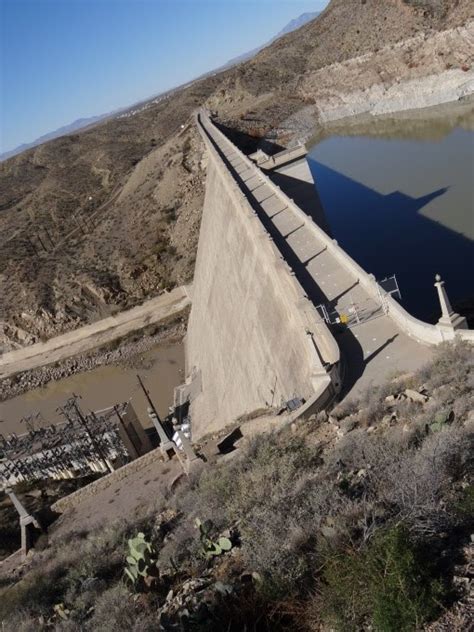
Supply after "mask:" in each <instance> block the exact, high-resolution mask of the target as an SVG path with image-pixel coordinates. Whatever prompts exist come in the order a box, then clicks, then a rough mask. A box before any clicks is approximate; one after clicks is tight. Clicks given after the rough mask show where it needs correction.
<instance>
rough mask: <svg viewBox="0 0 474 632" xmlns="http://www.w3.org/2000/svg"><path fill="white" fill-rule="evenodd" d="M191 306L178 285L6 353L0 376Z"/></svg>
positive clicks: (83, 348)
mask: <svg viewBox="0 0 474 632" xmlns="http://www.w3.org/2000/svg"><path fill="white" fill-rule="evenodd" d="M190 305H191V300H190V298H189V296H188V292H187V290H186V288H185V287H183V286H182V287H178V288H175V289H174V290H172V291H171V292H167V293H166V294H162V295H161V296H158V297H157V298H152V299H150V300H149V301H146V303H143V305H139V306H138V307H134V308H133V309H130V310H127V311H125V312H121V313H120V314H117V315H116V316H109V317H108V318H104V319H103V320H99V321H98V322H96V323H92V324H91V325H85V326H84V327H81V328H80V329H76V330H75V331H71V332H68V333H66V334H62V335H61V336H56V337H55V338H51V339H50V340H48V341H46V342H39V343H37V344H34V345H30V346H28V347H24V348H23V349H16V350H15V351H10V352H8V353H4V354H3V355H2V356H1V357H0V379H4V378H6V377H9V376H11V375H14V374H15V373H20V372H22V371H28V370H31V369H36V368H38V367H40V366H45V365H46V364H51V363H53V362H58V361H59V360H64V359H66V358H69V357H71V356H74V355H77V354H79V353H84V352H86V351H90V350H91V349H95V348H96V347H100V346H102V345H104V344H106V343H108V342H111V341H112V340H115V339H116V338H121V337H122V336H125V335H126V334H128V333H130V332H132V331H135V330H137V329H143V327H147V326H148V325H154V324H159V323H160V322H161V321H164V320H166V319H168V318H170V317H172V316H177V315H178V314H180V313H181V312H183V311H184V310H185V309H186V308H187V307H189V306H190Z"/></svg>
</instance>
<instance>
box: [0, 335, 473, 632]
mask: <svg viewBox="0 0 474 632" xmlns="http://www.w3.org/2000/svg"><path fill="white" fill-rule="evenodd" d="M472 364H473V354H472V350H471V349H469V348H468V347H467V346H465V345H461V344H457V345H443V347H442V348H441V349H440V351H439V353H438V355H437V357H436V359H435V360H434V362H433V363H432V364H431V365H429V366H427V367H426V368H424V369H423V370H422V371H420V372H419V373H417V374H415V375H405V376H396V377H394V378H393V379H392V380H390V381H389V382H387V384H385V385H384V386H382V387H379V388H377V389H372V390H371V391H370V392H368V393H367V394H365V395H364V396H363V397H361V398H360V400H358V401H355V402H352V403H351V405H347V404H344V405H340V406H339V407H336V409H335V410H334V411H333V412H332V413H331V415H330V416H329V417H328V416H327V415H326V414H325V413H323V414H320V415H318V416H317V417H316V418H313V419H312V420H309V421H305V422H300V423H299V424H298V425H297V426H296V427H293V428H289V429H284V430H282V431H280V432H275V433H267V434H262V435H259V436H257V437H255V438H254V439H252V440H249V441H248V442H247V444H246V445H245V446H244V447H242V448H240V449H238V450H237V451H236V453H235V455H234V456H232V457H229V458H227V459H226V460H225V462H223V463H222V464H220V465H219V464H217V465H212V466H208V467H204V469H203V470H202V471H201V472H200V473H195V474H193V475H192V476H190V477H189V479H188V480H186V481H185V482H184V483H182V484H181V485H179V486H178V487H177V488H176V489H175V490H174V491H170V492H169V493H167V494H166V495H165V496H163V497H160V498H157V500H156V504H155V506H153V507H148V508H146V510H144V511H143V512H142V515H140V516H138V517H135V518H134V519H133V520H130V521H126V520H123V521H120V522H118V523H115V524H106V525H103V526H102V527H101V528H96V529H94V530H93V531H90V532H81V533H71V534H69V535H68V536H67V537H63V538H62V539H58V540H55V539H54V538H52V543H50V544H49V545H47V546H45V548H44V549H43V550H42V551H37V552H36V553H35V554H34V556H33V557H32V559H31V561H30V562H29V563H28V565H27V567H26V569H25V571H24V574H23V576H21V577H19V578H16V581H15V582H14V583H12V584H11V585H6V586H5V587H4V588H3V589H0V590H1V592H0V620H2V621H3V626H4V627H3V629H4V630H16V631H17V632H26V631H30V630H31V631H32V630H35V631H37V630H50V629H52V630H84V631H92V630H94V631H95V630H101V631H106V630H113V631H114V632H120V631H122V630H123V631H124V632H125V631H126V630H127V631H129V630H134V631H136V632H138V631H140V632H141V631H144V630H150V631H151V630H157V629H163V630H190V631H194V630H199V631H201V630H202V631H203V630H209V631H211V630H215V631H216V632H217V631H221V630H229V631H234V630H235V631H236V632H237V631H239V632H240V631H241V630H244V629H247V630H265V631H270V630H272V631H274V630H275V631H278V630H298V631H299V630H301V631H307V632H312V631H316V630H341V631H343V632H346V631H351V630H354V631H356V630H375V631H379V632H400V631H407V632H408V631H411V630H421V629H430V630H444V629H449V630H452V631H454V630H458V631H459V632H460V631H461V630H466V629H468V622H469V621H470V617H472V612H469V603H468V601H467V597H466V591H467V589H468V587H469V582H470V581H472V577H471V576H470V575H469V568H468V567H469V561H470V560H471V564H472V553H473V552H472V542H471V538H470V536H471V533H472V531H473V527H474V520H473V518H474V511H473V510H474V501H473V499H474V486H473V482H474V481H473V454H474V451H473V447H474V432H473V429H474V421H473V418H472V410H473V406H472V404H473V395H472V384H471V382H472ZM407 389H409V390H408V391H407ZM405 392H408V393H411V392H417V393H423V394H425V395H424V397H425V400H426V401H425V402H422V401H413V400H410V399H409V398H408V397H405V396H403V394H404V393H405ZM420 399H421V398H420ZM394 402H396V403H394ZM140 533H141V534H143V535H139V534H140ZM216 543H217V544H218V543H224V544H225V546H222V547H220V546H217V547H216ZM217 549H219V550H217ZM211 550H212V554H210V553H209V552H210V551H211ZM130 551H134V553H133V554H132V556H130ZM127 556H129V557H128V558H127ZM141 557H143V558H144V559H145V562H143V563H142V566H140V558H141ZM130 565H132V566H133V565H137V568H138V571H140V569H142V571H143V572H142V575H141V576H140V577H139V578H138V581H135V579H134V581H133V582H132V581H130V579H129V577H128V576H127V574H126V573H125V569H126V568H130ZM138 571H137V572H138ZM133 575H135V573H133ZM436 620H440V621H439V624H436V623H432V624H430V622H433V621H436ZM158 623H159V624H160V625H161V626H162V627H161V628H160V627H158ZM429 625H431V627H427V626H429ZM437 625H438V626H441V627H436V626H437ZM433 626H434V627H433ZM443 626H444V627H443Z"/></svg>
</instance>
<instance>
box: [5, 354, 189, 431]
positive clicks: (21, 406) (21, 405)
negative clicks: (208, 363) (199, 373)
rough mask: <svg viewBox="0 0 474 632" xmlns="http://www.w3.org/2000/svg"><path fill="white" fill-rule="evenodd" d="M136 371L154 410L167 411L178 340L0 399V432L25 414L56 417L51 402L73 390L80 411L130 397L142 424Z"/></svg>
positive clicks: (19, 426) (179, 362)
mask: <svg viewBox="0 0 474 632" xmlns="http://www.w3.org/2000/svg"><path fill="white" fill-rule="evenodd" d="M137 374H139V375H140V376H141V377H142V379H143V381H144V383H145V385H146V387H147V388H148V390H149V392H150V395H151V397H152V399H153V402H154V404H155V406H156V408H157V410H158V412H159V414H160V415H161V416H165V415H167V414H168V408H169V406H171V405H172V403H173V389H174V387H175V386H178V384H181V383H182V381H183V380H184V347H183V344H182V343H176V344H171V345H159V346H157V347H155V348H153V349H150V350H149V351H147V352H145V353H142V354H139V355H137V356H135V357H134V358H133V359H132V360H129V361H128V362H127V364H126V365H125V364H124V365H123V366H121V365H107V366H100V367H97V368H95V369H93V370H91V371H87V372H83V373H77V374H75V375H71V376H70V377H67V378H64V379H62V380H59V381H57V382H54V381H52V382H49V383H48V384H46V385H45V386H43V387H41V388H36V389H33V390H31V391H28V392H26V393H23V394H22V395H19V396H17V397H14V398H12V399H9V400H7V401H4V402H1V403H0V433H1V434H3V435H4V436H7V435H8V434H10V433H12V432H16V433H17V434H20V433H22V432H26V431H27V428H26V426H25V423H22V422H21V421H20V420H21V419H22V417H25V416H27V415H30V414H36V413H41V415H42V417H43V419H44V422H45V424H46V425H49V424H52V423H57V422H58V421H61V420H62V419H63V418H62V417H61V415H60V414H59V412H58V411H57V408H58V407H59V406H62V405H63V404H64V402H65V401H66V399H67V398H68V397H70V396H71V395H72V394H73V393H75V394H76V395H80V396H81V397H82V399H81V402H80V403H81V406H82V408H83V410H84V411H86V412H88V411H89V410H100V409H103V408H107V407H108V406H112V405H113V404H117V403H119V402H125V401H128V400H130V401H131V402H132V404H133V407H134V408H135V410H136V412H137V415H138V417H139V418H140V420H141V421H142V423H143V425H144V426H145V427H148V426H150V425H151V423H150V422H149V420H148V416H147V413H146V408H147V402H146V400H145V397H144V395H143V392H142V391H141V389H140V386H139V384H138V380H137Z"/></svg>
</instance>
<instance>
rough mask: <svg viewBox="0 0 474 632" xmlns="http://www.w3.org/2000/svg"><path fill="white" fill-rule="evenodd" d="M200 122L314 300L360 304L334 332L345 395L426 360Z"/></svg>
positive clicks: (263, 181)
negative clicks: (343, 369)
mask: <svg viewBox="0 0 474 632" xmlns="http://www.w3.org/2000/svg"><path fill="white" fill-rule="evenodd" d="M201 123H202V124H203V126H204V128H205V130H206V131H207V133H208V135H209V137H210V138H211V140H212V141H213V142H214V145H215V146H216V148H217V150H218V151H219V152H220V154H221V157H222V158H223V159H224V161H225V162H226V164H227V167H228V169H229V171H230V173H231V174H232V176H233V177H234V179H235V181H236V182H237V183H238V184H239V186H240V189H241V190H242V192H243V193H244V195H245V196H246V197H247V199H248V201H249V202H250V204H251V205H252V207H253V209H254V210H255V212H256V213H257V215H258V216H259V218H260V220H261V221H262V223H263V225H264V226H265V228H266V229H267V231H268V232H269V233H270V235H271V237H272V238H273V240H274V242H275V244H276V246H277V247H278V248H279V250H280V252H281V253H282V255H283V256H284V258H285V260H286V261H287V263H288V264H289V265H290V267H291V268H292V269H293V271H294V273H295V275H296V277H297V278H298V280H299V281H300V283H301V285H302V286H303V288H304V289H305V291H306V293H307V295H308V297H309V298H310V299H311V300H312V301H313V303H314V304H315V305H319V304H320V303H325V304H326V305H329V306H330V307H331V308H332V309H334V310H336V311H337V312H339V313H340V314H345V315H349V316H350V308H351V305H352V303H355V304H356V305H358V306H359V312H360V314H361V319H362V321H363V322H360V323H359V324H357V323H352V324H351V326H350V327H348V328H346V329H345V330H344V331H343V332H342V333H337V330H335V331H334V333H335V337H336V340H337V342H338V344H339V347H340V349H341V352H342V355H343V357H344V358H345V360H346V375H345V393H346V394H347V393H349V392H350V393H351V394H356V393H357V392H360V391H361V390H364V389H365V388H367V387H368V386H369V385H370V384H371V383H373V384H379V383H382V382H383V381H385V380H386V379H387V376H389V375H390V374H391V373H394V372H395V371H402V372H405V371H412V370H415V369H417V368H419V367H420V366H422V365H423V364H424V363H425V362H427V361H428V360H429V359H430V358H431V357H432V354H433V350H432V349H431V348H429V347H427V346H424V345H422V344H420V343H418V342H417V341H415V340H414V339H412V338H409V337H408V336H407V335H406V334H405V333H404V332H402V331H401V330H400V329H399V327H398V326H397V325H396V324H395V323H394V322H393V320H392V319H391V318H390V317H389V316H387V315H385V314H384V312H383V310H382V307H381V303H377V302H376V301H375V300H374V299H373V298H372V297H371V296H369V294H368V293H367V292H366V290H365V289H364V288H363V287H362V286H361V285H360V284H359V283H358V280H357V278H356V277H355V276H354V275H352V274H351V273H350V272H349V271H348V270H347V269H346V268H345V267H343V266H341V264H340V263H339V261H338V260H337V259H336V258H335V256H334V255H333V254H332V253H331V252H329V251H328V250H327V248H326V245H325V243H324V242H323V241H322V240H321V239H320V238H318V233H317V232H316V231H314V230H313V229H312V228H311V226H310V225H308V222H303V221H302V219H301V215H299V214H298V213H297V212H296V211H295V210H294V209H293V208H292V206H291V205H290V206H289V205H288V204H287V203H285V197H284V196H281V195H277V193H276V192H275V190H274V188H273V187H272V186H270V184H269V179H268V176H266V175H265V174H264V173H263V172H262V171H261V170H260V169H258V168H256V167H255V166H254V165H251V166H249V164H248V161H246V160H245V157H244V155H243V154H242V153H241V152H240V151H239V150H238V149H237V148H236V147H235V146H234V145H233V144H232V143H231V142H230V141H229V140H228V139H227V138H225V137H223V135H222V134H220V132H219V131H218V130H216V128H215V127H214V125H213V124H212V123H211V122H210V121H209V119H207V118H206V117H205V116H202V117H201ZM293 175H295V174H293ZM295 182H297V180H295ZM350 317H351V318H352V316H350Z"/></svg>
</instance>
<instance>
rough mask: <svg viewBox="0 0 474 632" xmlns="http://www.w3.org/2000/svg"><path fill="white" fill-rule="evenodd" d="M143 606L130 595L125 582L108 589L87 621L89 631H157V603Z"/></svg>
mask: <svg viewBox="0 0 474 632" xmlns="http://www.w3.org/2000/svg"><path fill="white" fill-rule="evenodd" d="M146 606H147V607H143V604H139V603H138V602H137V601H136V600H135V601H134V599H133V597H132V596H131V595H130V591H129V590H127V588H126V586H125V585H124V584H123V583H121V582H120V583H118V584H116V585H115V586H113V587H111V588H109V589H108V590H106V591H105V592H104V593H102V595H100V596H99V597H98V599H97V600H96V603H95V607H94V614H93V616H92V617H91V618H90V619H89V621H88V622H87V626H86V630H87V631H88V632H89V631H90V632H96V631H98V630H100V632H155V630H156V629H157V625H158V622H157V617H156V615H155V612H156V604H154V603H152V602H150V603H147V604H146Z"/></svg>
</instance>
